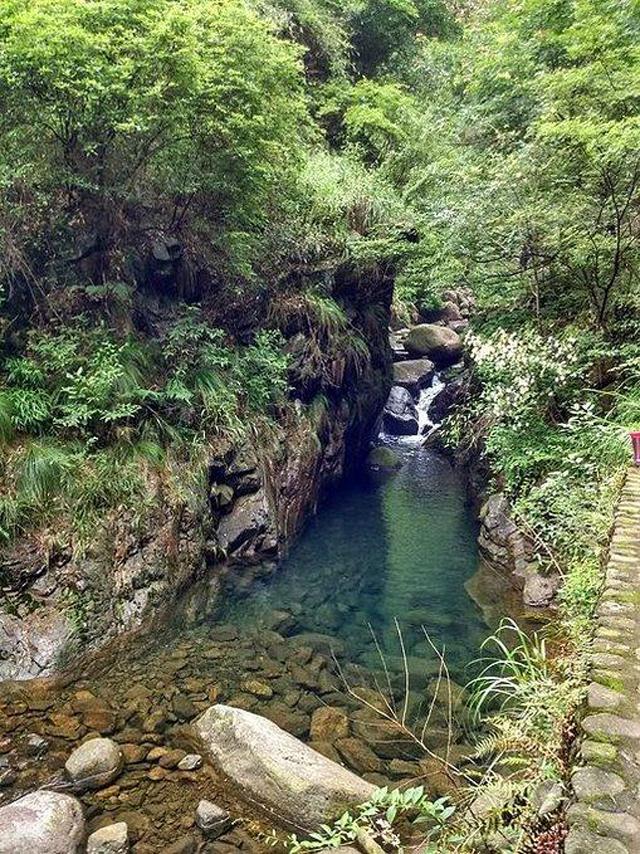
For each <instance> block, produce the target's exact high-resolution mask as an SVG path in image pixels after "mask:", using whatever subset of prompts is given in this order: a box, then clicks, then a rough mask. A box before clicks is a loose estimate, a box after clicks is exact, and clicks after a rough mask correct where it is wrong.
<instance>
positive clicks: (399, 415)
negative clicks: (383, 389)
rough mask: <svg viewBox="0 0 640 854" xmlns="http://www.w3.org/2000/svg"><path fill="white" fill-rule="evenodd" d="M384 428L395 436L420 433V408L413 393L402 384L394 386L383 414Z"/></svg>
mask: <svg viewBox="0 0 640 854" xmlns="http://www.w3.org/2000/svg"><path fill="white" fill-rule="evenodd" d="M382 420H383V423H384V428H385V430H386V431H387V432H388V433H391V434H392V435H394V436H416V435H417V434H418V410H417V409H416V405H415V403H414V402H413V398H412V397H411V394H410V393H409V392H408V391H407V390H406V388H402V387H401V386H394V387H393V388H392V389H391V391H390V392H389V398H388V400H387V402H386V404H385V408H384V412H383V414H382Z"/></svg>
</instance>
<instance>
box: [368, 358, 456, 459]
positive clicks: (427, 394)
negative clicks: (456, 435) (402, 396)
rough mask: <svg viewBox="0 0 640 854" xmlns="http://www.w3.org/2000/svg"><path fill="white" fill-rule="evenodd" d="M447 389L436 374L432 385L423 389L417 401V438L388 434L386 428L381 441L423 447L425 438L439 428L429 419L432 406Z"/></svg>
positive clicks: (381, 433) (381, 432)
mask: <svg viewBox="0 0 640 854" xmlns="http://www.w3.org/2000/svg"><path fill="white" fill-rule="evenodd" d="M444 387H445V383H444V382H443V380H442V379H441V378H440V375H439V374H434V375H433V379H432V380H431V385H430V386H428V387H427V388H423V389H422V390H421V392H420V395H419V397H418V400H417V401H416V410H417V412H418V433H417V435H415V436H397V435H395V434H391V433H387V432H386V431H385V430H384V428H383V429H382V430H381V431H380V439H382V440H386V441H391V442H394V443H395V442H400V443H401V444H403V445H418V446H420V445H422V443H423V442H424V440H425V438H426V437H427V436H428V435H429V434H430V433H431V432H432V431H433V430H435V428H436V427H437V426H438V424H436V423H434V422H433V421H432V420H431V418H430V417H429V409H430V407H431V404H432V403H433V401H434V400H435V399H436V397H437V396H438V395H439V394H440V392H441V391H442V389H443V388H444Z"/></svg>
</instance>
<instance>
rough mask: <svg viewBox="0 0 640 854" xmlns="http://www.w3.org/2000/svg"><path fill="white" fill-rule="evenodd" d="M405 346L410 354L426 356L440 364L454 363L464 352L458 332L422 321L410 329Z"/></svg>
mask: <svg viewBox="0 0 640 854" xmlns="http://www.w3.org/2000/svg"><path fill="white" fill-rule="evenodd" d="M404 346H405V349H406V351H407V352H408V353H409V354H410V355H412V356H417V357H423V356H426V357H427V358H428V359H431V361H432V362H434V363H435V364H436V365H438V366H444V365H451V364H453V363H454V362H455V361H457V360H458V359H459V358H460V355H461V353H462V341H461V340H460V336H459V335H458V333H457V332H454V331H453V330H452V329H448V328H447V327H446V326H437V325H436V324H434V323H421V324H420V325H419V326H414V327H413V329H410V330H409V334H408V335H407V337H406V338H405V340H404Z"/></svg>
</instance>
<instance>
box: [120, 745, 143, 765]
mask: <svg viewBox="0 0 640 854" xmlns="http://www.w3.org/2000/svg"><path fill="white" fill-rule="evenodd" d="M121 749H122V756H123V759H124V761H125V762H126V763H127V765H134V764H136V763H137V762H144V760H145V758H146V755H147V749H146V748H145V747H142V746H141V745H139V744H122V745H121Z"/></svg>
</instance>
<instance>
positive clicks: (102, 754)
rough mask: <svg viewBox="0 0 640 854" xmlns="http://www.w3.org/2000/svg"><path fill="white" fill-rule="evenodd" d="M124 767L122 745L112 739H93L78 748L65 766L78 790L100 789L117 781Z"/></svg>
mask: <svg viewBox="0 0 640 854" xmlns="http://www.w3.org/2000/svg"><path fill="white" fill-rule="evenodd" d="M122 766H123V756H122V750H121V749H120V745H118V744H116V742H114V741H111V739H110V738H92V739H91V740H90V741H85V743H84V744H81V745H80V747H77V748H76V749H75V750H74V751H73V753H72V754H71V756H70V757H69V758H68V759H67V762H66V764H65V766H64V767H65V769H66V772H67V774H68V776H69V779H70V780H71V782H72V783H74V785H75V786H76V787H77V788H78V789H81V790H82V789H99V788H101V787H102V786H106V785H107V784H108V783H111V782H112V780H115V779H116V777H117V776H118V774H119V773H120V771H121V770H122Z"/></svg>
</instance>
